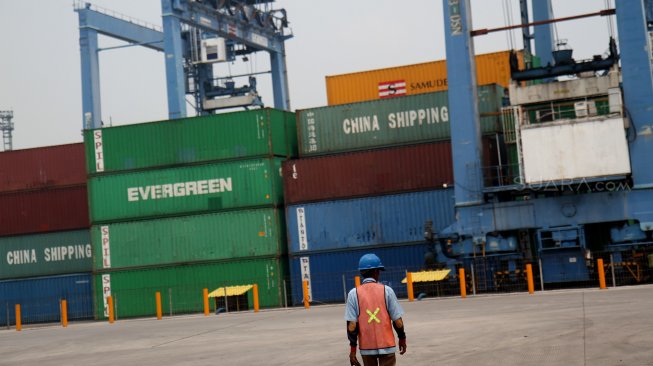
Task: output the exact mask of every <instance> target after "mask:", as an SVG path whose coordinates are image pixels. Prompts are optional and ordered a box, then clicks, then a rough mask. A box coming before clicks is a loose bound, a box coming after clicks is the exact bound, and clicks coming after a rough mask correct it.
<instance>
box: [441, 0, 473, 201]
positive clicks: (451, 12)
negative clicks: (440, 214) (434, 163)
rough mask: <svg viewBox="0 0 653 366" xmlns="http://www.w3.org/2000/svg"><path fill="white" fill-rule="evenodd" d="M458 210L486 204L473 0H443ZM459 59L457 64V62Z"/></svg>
mask: <svg viewBox="0 0 653 366" xmlns="http://www.w3.org/2000/svg"><path fill="white" fill-rule="evenodd" d="M442 3H443V4H444V15H445V24H446V26H445V41H446V50H447V60H450V62H448V63H447V78H448V80H449V83H448V84H449V114H450V116H451V120H452V121H456V122H455V123H452V124H451V149H452V155H453V170H454V182H455V196H456V207H462V206H470V205H478V204H481V203H483V176H482V167H481V149H480V146H481V130H480V123H479V114H478V94H477V90H476V63H475V58H474V43H473V40H472V37H471V35H470V31H471V30H472V19H471V9H470V4H469V0H443V1H442ZM454 60H455V62H453V61H454Z"/></svg>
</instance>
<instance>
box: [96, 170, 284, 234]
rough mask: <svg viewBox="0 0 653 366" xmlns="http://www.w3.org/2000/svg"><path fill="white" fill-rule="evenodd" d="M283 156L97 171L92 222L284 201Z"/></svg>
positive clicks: (271, 203)
mask: <svg viewBox="0 0 653 366" xmlns="http://www.w3.org/2000/svg"><path fill="white" fill-rule="evenodd" d="M281 161H282V158H268V159H251V160H241V161H230V162H222V163H215V164H203V165H192V166H184V167H177V168H168V169H159V170H146V171H137V172H129V173H120V174H110V175H104V176H95V177H92V178H91V179H90V180H89V183H88V185H89V197H90V204H91V206H90V212H91V222H93V223H101V222H109V221H117V220H128V219H136V218H142V219H144V218H154V217H163V216H176V215H181V214H193V213H204V212H211V211H222V210H229V209H236V208H246V207H256V206H268V207H270V206H274V205H281V204H283V189H282V186H281V184H282V181H281Z"/></svg>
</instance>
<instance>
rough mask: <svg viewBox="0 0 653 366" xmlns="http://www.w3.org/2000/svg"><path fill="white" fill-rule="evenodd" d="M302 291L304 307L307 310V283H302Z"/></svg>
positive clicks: (309, 305) (308, 303)
mask: <svg viewBox="0 0 653 366" xmlns="http://www.w3.org/2000/svg"><path fill="white" fill-rule="evenodd" d="M302 289H303V290H304V307H305V308H306V309H309V308H310V307H311V304H310V302H309V301H308V281H302Z"/></svg>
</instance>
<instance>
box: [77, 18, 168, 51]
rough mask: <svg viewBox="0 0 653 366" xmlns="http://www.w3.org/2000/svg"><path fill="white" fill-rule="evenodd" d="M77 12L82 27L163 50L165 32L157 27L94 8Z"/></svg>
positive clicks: (156, 49)
mask: <svg viewBox="0 0 653 366" xmlns="http://www.w3.org/2000/svg"><path fill="white" fill-rule="evenodd" d="M77 12H78V13H79V17H80V19H79V20H80V21H79V27H80V28H82V27H88V28H93V29H95V30H97V32H98V33H99V34H102V35H104V36H108V37H112V38H116V39H119V40H122V41H125V42H129V43H132V44H137V45H141V46H143V47H147V48H150V49H153V50H155V51H163V33H162V32H160V31H158V30H156V29H152V28H148V27H145V26H143V25H139V24H136V23H132V22H129V21H127V20H123V19H119V18H114V17H112V16H110V15H107V14H103V13H100V12H98V11H95V10H93V9H92V8H82V9H78V10H77Z"/></svg>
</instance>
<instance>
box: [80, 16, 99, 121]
mask: <svg viewBox="0 0 653 366" xmlns="http://www.w3.org/2000/svg"><path fill="white" fill-rule="evenodd" d="M84 17H85V14H84V13H82V12H80V13H79V18H80V19H79V24H80V27H79V48H80V54H81V68H82V113H83V114H82V116H83V119H82V126H83V128H84V129H91V128H99V127H100V126H101V125H102V105H101V103H100V62H99V58H98V32H97V31H96V30H95V29H92V28H89V27H87V26H84V25H82V24H85V20H83V19H82V18H84Z"/></svg>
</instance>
